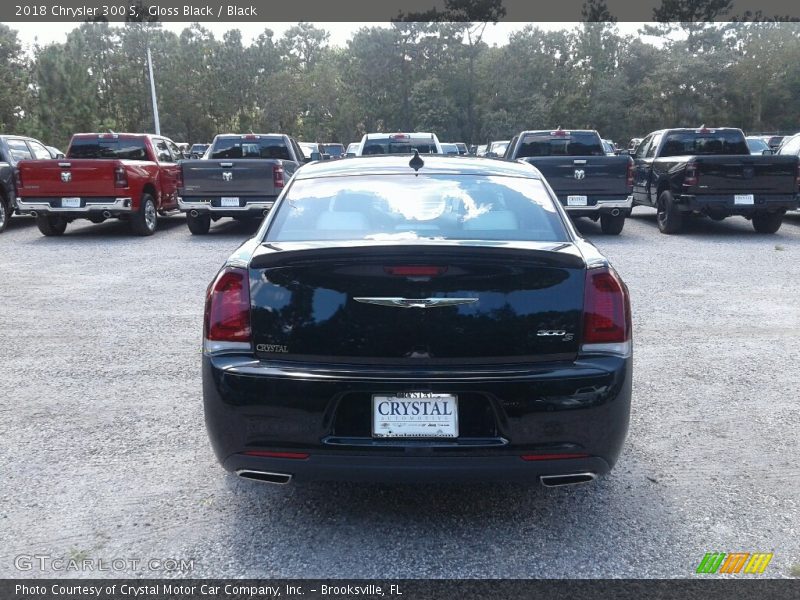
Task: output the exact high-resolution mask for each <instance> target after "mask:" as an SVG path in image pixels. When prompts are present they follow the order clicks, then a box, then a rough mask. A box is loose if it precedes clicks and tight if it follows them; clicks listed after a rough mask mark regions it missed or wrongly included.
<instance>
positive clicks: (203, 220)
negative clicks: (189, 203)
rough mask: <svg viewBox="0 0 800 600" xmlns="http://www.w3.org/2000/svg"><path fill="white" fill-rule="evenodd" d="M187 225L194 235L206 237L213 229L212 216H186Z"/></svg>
mask: <svg viewBox="0 0 800 600" xmlns="http://www.w3.org/2000/svg"><path fill="white" fill-rule="evenodd" d="M186 224H187V225H188V226H189V231H191V232H192V235H205V234H207V233H208V230H209V229H211V215H197V216H196V217H193V216H192V215H186Z"/></svg>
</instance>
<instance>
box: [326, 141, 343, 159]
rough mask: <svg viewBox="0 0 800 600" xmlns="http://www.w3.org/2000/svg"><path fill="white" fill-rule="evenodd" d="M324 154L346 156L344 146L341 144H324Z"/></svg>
mask: <svg viewBox="0 0 800 600" xmlns="http://www.w3.org/2000/svg"><path fill="white" fill-rule="evenodd" d="M322 153H323V154H330V155H331V156H337V157H338V156H341V155H342V154H344V146H342V145H341V144H322Z"/></svg>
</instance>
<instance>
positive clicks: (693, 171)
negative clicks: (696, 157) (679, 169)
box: [683, 160, 700, 187]
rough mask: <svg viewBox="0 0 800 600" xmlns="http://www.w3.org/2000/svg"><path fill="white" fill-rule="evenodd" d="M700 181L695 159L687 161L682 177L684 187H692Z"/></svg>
mask: <svg viewBox="0 0 800 600" xmlns="http://www.w3.org/2000/svg"><path fill="white" fill-rule="evenodd" d="M698 183H700V170H699V169H698V168H697V163H696V162H695V161H693V160H692V161H689V162H688V163H687V164H686V175H685V176H684V177H683V185H684V186H686V187H694V186H696V185H697V184H698Z"/></svg>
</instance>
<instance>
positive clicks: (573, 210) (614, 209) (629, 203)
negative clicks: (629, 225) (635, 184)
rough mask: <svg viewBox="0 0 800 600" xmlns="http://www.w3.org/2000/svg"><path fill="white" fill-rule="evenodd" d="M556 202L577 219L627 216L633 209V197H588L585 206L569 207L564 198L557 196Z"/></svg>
mask: <svg viewBox="0 0 800 600" xmlns="http://www.w3.org/2000/svg"><path fill="white" fill-rule="evenodd" d="M558 200H559V202H561V204H562V205H563V206H564V210H566V211H567V212H568V213H569V214H570V215H573V216H578V217H581V216H592V215H597V214H601V215H604V214H614V215H618V214H624V215H626V216H627V215H629V214H630V212H631V208H632V207H633V196H627V197H626V198H619V197H613V198H604V197H597V196H589V197H588V199H587V205H586V206H569V205H568V203H567V197H566V196H559V198H558Z"/></svg>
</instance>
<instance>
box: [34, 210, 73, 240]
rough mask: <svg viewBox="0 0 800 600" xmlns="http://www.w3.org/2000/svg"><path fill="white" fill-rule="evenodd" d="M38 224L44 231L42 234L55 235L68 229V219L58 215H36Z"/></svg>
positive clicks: (40, 229)
mask: <svg viewBox="0 0 800 600" xmlns="http://www.w3.org/2000/svg"><path fill="white" fill-rule="evenodd" d="M36 226H37V227H38V228H39V231H41V232H42V235H45V236H47V237H55V236H59V235H62V234H63V233H64V232H65V231H66V230H67V220H66V219H65V218H64V217H59V216H58V215H56V216H50V215H38V216H37V217H36Z"/></svg>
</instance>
